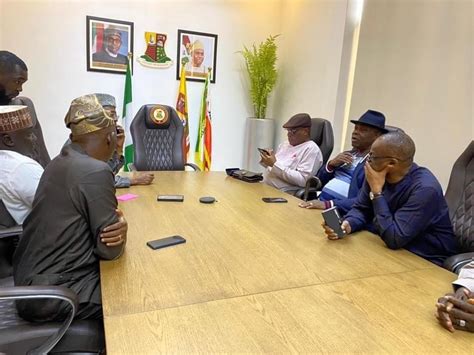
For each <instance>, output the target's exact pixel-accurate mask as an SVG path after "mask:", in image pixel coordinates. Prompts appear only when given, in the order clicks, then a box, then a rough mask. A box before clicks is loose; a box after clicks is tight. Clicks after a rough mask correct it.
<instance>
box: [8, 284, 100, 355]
mask: <svg viewBox="0 0 474 355" xmlns="http://www.w3.org/2000/svg"><path fill="white" fill-rule="evenodd" d="M12 283H13V280H12V278H9V279H4V280H2V282H0V353H6V354H13V355H15V354H47V353H50V354H55V353H58V354H59V353H61V354H65V353H70V354H73V353H74V354H77V353H82V354H85V353H88V354H103V353H105V339H104V330H103V322H102V321H101V320H78V321H73V319H74V316H75V314H76V310H77V305H78V301H77V296H76V294H75V293H74V292H73V291H72V290H70V289H68V288H66V287H60V286H17V287H15V286H12ZM28 298H29V299H36V298H53V299H60V300H63V301H64V302H68V303H69V304H70V306H71V311H70V313H69V315H68V316H67V318H66V319H65V320H64V321H63V322H62V323H60V322H49V323H30V322H27V321H25V320H23V319H22V318H20V317H19V316H18V313H17V311H16V308H15V304H14V300H18V299H28Z"/></svg>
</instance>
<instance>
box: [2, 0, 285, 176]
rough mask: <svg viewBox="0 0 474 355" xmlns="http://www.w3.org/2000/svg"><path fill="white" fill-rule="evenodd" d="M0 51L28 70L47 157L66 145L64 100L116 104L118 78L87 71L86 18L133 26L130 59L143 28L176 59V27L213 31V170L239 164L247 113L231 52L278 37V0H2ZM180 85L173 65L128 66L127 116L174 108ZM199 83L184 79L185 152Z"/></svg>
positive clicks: (139, 48) (141, 45)
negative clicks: (130, 106)
mask: <svg viewBox="0 0 474 355" xmlns="http://www.w3.org/2000/svg"><path fill="white" fill-rule="evenodd" d="M1 4H2V7H0V10H2V9H3V12H2V13H0V34H1V37H0V40H2V42H0V44H1V48H2V49H6V50H10V51H12V52H14V53H15V54H17V55H18V56H20V57H21V58H22V59H24V60H25V62H26V63H27V65H28V68H29V80H28V82H27V83H26V84H25V86H24V92H23V95H25V96H28V97H30V98H31V99H32V100H33V102H34V103H35V105H36V111H37V114H38V118H39V120H40V121H41V124H42V126H43V132H44V135H45V140H46V144H47V147H48V150H49V152H50V155H51V156H55V155H56V154H58V152H59V150H60V148H61V146H62V144H63V142H64V141H65V140H66V138H67V135H68V130H67V129H66V128H65V127H64V123H63V119H64V115H65V113H66V111H67V109H68V107H69V103H70V102H71V100H72V99H73V98H75V97H77V96H80V95H83V94H86V93H91V92H106V93H110V94H112V95H114V96H115V97H116V98H117V102H118V107H119V108H120V111H121V107H122V100H123V86H124V79H125V76H124V75H117V74H103V73H93V72H87V71H86V39H85V36H86V15H92V16H98V17H107V18H112V19H119V20H125V21H131V22H134V24H135V29H134V30H135V44H134V52H135V56H139V55H141V54H143V51H144V49H145V42H144V40H143V34H144V32H145V31H156V32H161V33H166V34H167V35H168V41H167V43H166V47H165V48H166V53H167V54H168V56H169V57H171V58H172V59H173V60H174V61H175V60H176V59H175V58H176V41H177V30H178V29H188V30H194V31H200V32H207V33H214V34H218V36H219V37H218V51H217V72H216V77H217V80H216V84H213V85H211V92H212V104H213V106H212V114H213V165H212V168H213V170H222V169H224V168H225V167H228V166H241V165H242V155H243V147H242V145H243V143H242V142H243V141H244V128H245V118H246V117H248V116H250V115H251V107H250V102H249V98H248V95H247V92H246V91H245V90H244V89H243V79H242V78H243V72H242V59H241V57H240V56H239V54H237V53H236V52H237V51H239V50H240V49H241V48H242V45H243V44H247V45H248V44H251V43H253V42H258V41H261V40H262V39H264V38H265V37H266V36H268V35H269V34H273V33H277V32H278V31H279V24H280V10H281V6H280V1H279V0H278V1H277V0H275V1H272V0H267V1H257V0H253V1H252V0H234V1H225V0H220V1H219V0H208V1H192V0H188V1H163V0H162V1H52V0H51V1H47V0H37V1H20V0H3V1H2V3H1ZM178 84H179V82H178V81H177V80H176V67H175V66H174V65H173V66H172V67H171V68H169V69H166V70H162V69H148V68H145V67H142V66H141V65H140V64H138V63H137V62H135V63H134V78H133V103H134V112H136V111H138V109H139V108H140V106H141V105H143V104H146V103H163V104H168V105H171V106H175V103H176V97H177V90H178ZM202 89H203V84H202V83H195V82H188V96H189V97H188V100H189V101H188V104H189V115H190V120H191V123H190V129H191V134H192V135H191V147H192V149H194V144H195V136H196V131H197V120H198V111H199V106H200V99H201V95H202Z"/></svg>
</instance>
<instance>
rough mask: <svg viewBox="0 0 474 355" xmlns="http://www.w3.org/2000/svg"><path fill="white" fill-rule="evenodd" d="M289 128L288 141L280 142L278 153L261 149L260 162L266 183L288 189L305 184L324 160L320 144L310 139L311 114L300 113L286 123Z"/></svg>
mask: <svg viewBox="0 0 474 355" xmlns="http://www.w3.org/2000/svg"><path fill="white" fill-rule="evenodd" d="M283 128H285V129H286V130H287V131H288V142H284V143H282V144H280V146H279V147H278V149H277V151H276V153H274V152H273V151H272V150H262V151H261V152H260V157H261V160H260V164H261V165H262V166H264V167H265V171H264V173H263V182H265V183H266V184H268V185H270V186H273V187H276V188H277V189H279V190H282V191H285V192H289V193H291V192H295V191H296V190H298V189H299V188H301V187H304V186H305V184H306V181H307V180H308V179H309V178H310V177H311V176H313V175H314V174H315V173H316V172H317V171H318V170H319V168H320V167H321V165H322V163H323V155H322V153H321V150H320V149H319V147H318V146H317V145H316V143H314V142H313V141H312V140H311V138H310V132H311V117H309V115H308V114H307V113H298V114H296V115H294V116H293V117H291V118H290V119H289V120H288V122H286V123H285V124H284V125H283Z"/></svg>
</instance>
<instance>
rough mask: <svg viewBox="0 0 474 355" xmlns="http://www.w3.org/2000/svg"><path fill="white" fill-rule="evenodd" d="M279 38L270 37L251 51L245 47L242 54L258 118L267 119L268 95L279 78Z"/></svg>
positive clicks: (254, 46)
mask: <svg viewBox="0 0 474 355" xmlns="http://www.w3.org/2000/svg"><path fill="white" fill-rule="evenodd" d="M278 36H279V35H276V36H270V37H268V38H267V39H266V40H265V41H264V42H261V43H260V44H259V45H258V47H257V46H256V45H255V44H254V45H253V46H252V48H250V49H249V48H247V47H245V46H244V50H243V51H241V52H240V53H241V54H242V56H243V57H244V59H245V65H246V67H247V72H248V74H249V78H250V96H251V98H252V104H253V108H254V111H255V117H256V118H265V113H266V110H267V99H268V95H269V94H270V92H271V91H272V90H273V88H274V87H275V84H276V80H277V77H278V74H277V70H276V60H277V55H276V51H277V45H276V43H275V39H276V38H277V37H278Z"/></svg>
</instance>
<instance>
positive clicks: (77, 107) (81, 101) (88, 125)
mask: <svg viewBox="0 0 474 355" xmlns="http://www.w3.org/2000/svg"><path fill="white" fill-rule="evenodd" d="M64 122H65V123H66V127H68V128H69V129H70V130H71V131H72V134H73V135H75V136H79V135H82V134H87V133H92V132H95V131H98V130H101V129H104V128H107V127H111V126H114V125H115V121H114V118H113V117H111V116H109V114H108V113H107V111H106V110H104V108H103V107H102V105H101V104H100V103H99V100H98V98H97V95H95V94H91V95H84V96H81V97H78V98H76V99H74V100H72V102H71V106H70V107H69V111H68V112H67V114H66V117H65V118H64Z"/></svg>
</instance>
